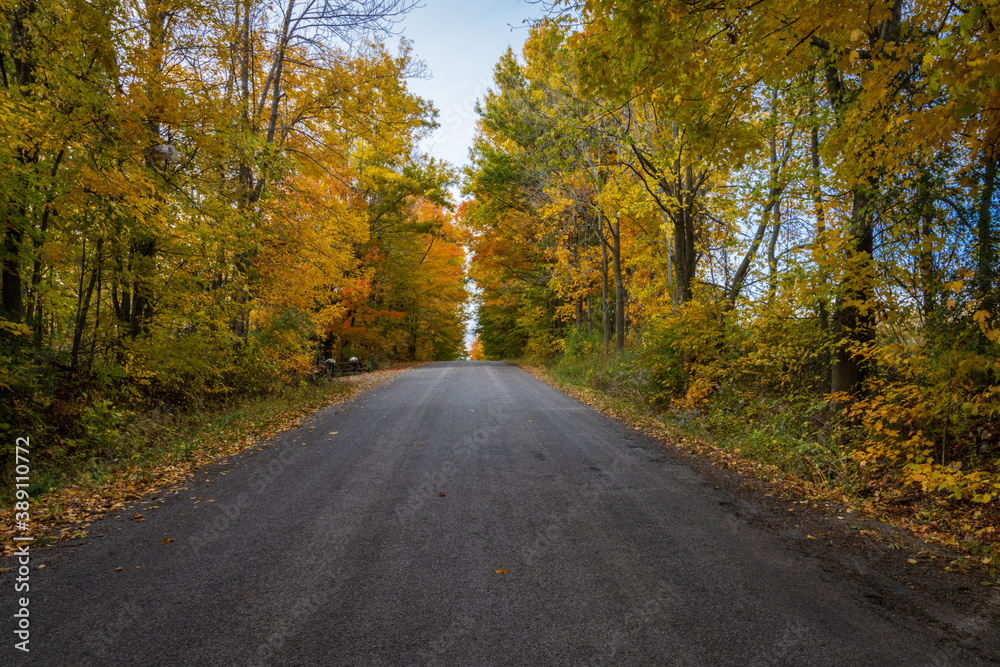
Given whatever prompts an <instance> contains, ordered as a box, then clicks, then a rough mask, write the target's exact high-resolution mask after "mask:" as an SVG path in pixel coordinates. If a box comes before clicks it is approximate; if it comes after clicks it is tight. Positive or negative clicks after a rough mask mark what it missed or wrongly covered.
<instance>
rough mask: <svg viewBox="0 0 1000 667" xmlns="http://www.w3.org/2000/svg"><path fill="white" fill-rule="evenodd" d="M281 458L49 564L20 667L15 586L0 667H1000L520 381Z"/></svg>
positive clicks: (373, 413)
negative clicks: (655, 666)
mask: <svg viewBox="0 0 1000 667" xmlns="http://www.w3.org/2000/svg"><path fill="white" fill-rule="evenodd" d="M331 432H335V433H333V434H331ZM272 444H273V446H267V447H265V448H263V449H262V450H260V451H253V452H247V453H245V454H243V455H240V456H237V457H235V458H234V459H232V460H231V461H230V462H229V463H228V464H227V465H221V466H215V467H213V468H211V469H209V470H207V471H205V472H203V473H202V474H199V475H198V476H197V483H196V484H195V485H191V486H190V488H189V490H186V491H182V492H180V493H178V494H172V495H165V496H164V497H163V498H162V499H158V500H153V501H152V502H146V503H144V504H143V505H141V506H140V507H139V508H138V510H130V511H129V512H127V513H123V514H122V515H121V518H118V519H115V518H108V519H105V520H102V521H100V522H97V523H95V524H94V525H93V526H92V529H91V535H92V536H96V535H98V534H105V535H106V537H104V538H96V537H94V538H92V539H90V540H89V541H88V543H87V545H86V547H85V548H84V549H83V550H82V551H77V552H75V553H72V554H70V553H68V550H66V549H62V550H57V551H55V552H52V553H51V554H50V555H48V556H46V559H47V560H46V561H45V562H46V563H47V567H46V568H45V569H43V570H33V572H32V579H31V598H30V599H31V602H30V610H31V644H30V647H31V653H30V654H29V656H27V659H25V656H23V655H17V652H16V651H14V650H13V649H12V644H13V641H14V640H12V639H11V631H10V627H11V625H12V623H11V617H10V613H13V601H12V600H13V597H14V595H13V593H11V592H10V591H11V589H12V583H11V581H10V577H9V576H7V577H5V578H4V579H3V582H2V589H3V590H5V591H7V593H5V594H4V595H3V601H4V605H5V607H4V611H5V612H7V611H9V612H10V613H4V617H5V618H7V619H8V620H7V621H5V623H6V624H7V626H8V629H6V630H4V632H3V635H4V636H6V637H7V638H8V639H7V644H8V645H6V646H4V647H3V648H2V651H3V655H4V659H3V660H2V661H0V662H2V663H3V664H5V665H8V664H9V665H14V664H36V665H61V664H73V665H76V664H80V665H85V664H91V665H114V664H123V665H248V664H264V665H410V664H414V665H416V664H440V665H598V664H608V665H612V664H616V665H617V664H620V665H640V664H658V665H860V664H864V665H929V666H930V665H936V666H941V667H943V666H945V665H949V666H950V665H976V664H998V663H994V662H991V660H993V659H996V657H997V656H1000V651H998V649H997V647H998V646H1000V643H998V642H997V634H996V630H995V629H993V628H991V627H988V626H987V625H986V624H985V623H984V622H982V621H980V620H977V619H976V618H973V617H966V616H964V615H962V614H961V613H959V612H957V611H955V610H952V609H949V608H946V607H943V606H940V605H938V604H936V603H934V602H932V601H930V600H927V599H924V598H922V597H921V596H920V595H919V594H918V593H916V592H915V591H912V590H910V589H909V588H908V587H906V586H904V585H901V584H898V583H896V582H894V581H892V580H890V579H888V578H886V577H883V576H881V575H880V574H879V573H878V572H877V571H872V570H870V569H869V568H868V567H866V566H865V565H864V563H862V562H858V561H857V560H856V559H851V558H849V557H840V556H836V555H830V556H828V557H817V556H816V555H815V551H816V550H815V543H814V544H812V545H806V544H803V542H804V537H803V536H795V535H793V534H791V533H789V532H787V531H785V530H784V529H779V526H780V524H781V522H780V520H778V519H777V518H775V517H774V516H772V515H770V514H769V513H768V512H767V511H766V510H762V509H757V508H755V507H754V506H753V505H751V504H749V503H747V502H745V501H742V500H740V499H738V498H735V497H733V496H731V495H729V494H728V493H726V492H724V491H719V490H716V489H715V488H713V487H712V486H711V485H710V484H708V483H706V482H705V481H703V480H702V479H701V478H699V477H698V476H696V475H695V474H694V473H693V472H691V471H690V470H689V469H688V468H687V467H685V466H684V465H682V464H681V463H680V462H679V461H677V460H675V459H673V458H672V457H671V456H670V455H669V453H667V452H666V451H665V450H664V449H663V448H662V447H659V446H658V445H656V444H655V443H653V442H651V441H649V440H647V439H645V438H644V437H643V436H641V435H639V434H637V433H635V432H632V431H629V430H628V429H625V428H622V427H621V426H619V425H617V424H616V423H614V422H613V421H611V420H609V419H607V418H605V417H603V416H601V415H599V414H597V413H595V412H593V411H592V410H591V409H589V408H587V407H586V406H584V405H582V404H580V403H578V402H576V401H574V400H573V399H570V398H568V397H566V396H564V395H563V394H561V393H559V392H558V391H556V390H555V389H552V388H550V387H548V386H547V385H545V384H542V383H541V382H538V381H537V380H535V379H534V378H532V377H531V376H529V375H527V374H526V373H524V372H522V371H520V370H518V369H517V368H514V367H512V366H508V365H505V364H499V363H473V362H456V363H447V364H434V365H429V366H425V367H421V368H417V369H413V370H410V371H407V372H405V373H403V374H401V375H399V376H398V378H397V379H396V380H395V381H394V382H392V383H391V384H389V385H386V386H383V387H380V388H377V389H375V390H373V391H372V392H370V393H369V394H368V395H365V396H362V397H359V398H356V399H354V400H353V401H351V402H349V403H348V404H347V405H345V406H341V407H332V408H329V409H327V410H324V411H321V412H319V413H317V414H316V415H315V418H314V420H312V421H307V422H305V423H304V424H303V426H302V428H300V429H297V430H294V431H290V432H287V433H285V434H283V435H281V436H279V437H277V438H275V439H274V440H273V441H272ZM192 497H194V498H192ZM199 498H201V500H199ZM210 501H214V502H210ZM151 505H156V506H158V508H156V509H142V508H149V507H150V506H151ZM135 511H139V512H140V513H142V514H143V515H144V518H145V519H146V520H145V521H144V522H138V521H136V520H133V519H131V518H130V517H131V516H132V513H133V512H135ZM171 538H172V539H173V540H174V541H173V542H168V543H166V544H163V540H164V539H171ZM810 548H811V549H810ZM36 562H41V561H36ZM9 565H10V562H9V561H8V562H7V563H6V564H5V566H9ZM119 567H120V568H122V569H121V571H115V569H116V568H119Z"/></svg>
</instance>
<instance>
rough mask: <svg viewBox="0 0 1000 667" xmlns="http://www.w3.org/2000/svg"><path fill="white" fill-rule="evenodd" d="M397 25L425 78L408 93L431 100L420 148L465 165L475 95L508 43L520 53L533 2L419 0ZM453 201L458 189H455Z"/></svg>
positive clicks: (468, 344)
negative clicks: (432, 116)
mask: <svg viewBox="0 0 1000 667" xmlns="http://www.w3.org/2000/svg"><path fill="white" fill-rule="evenodd" d="M422 4H423V7H421V8H419V9H414V10H413V11H411V12H410V13H409V14H408V15H407V16H406V18H405V19H404V20H403V22H402V24H401V25H400V26H399V29H400V31H401V32H402V36H403V37H405V38H406V39H408V40H410V41H411V42H413V55H414V57H416V58H417V59H418V60H421V61H423V62H424V63H425V64H426V66H427V70H428V77H427V78H424V79H411V80H409V81H408V82H407V86H408V87H409V89H410V90H411V91H413V93H415V94H417V95H419V96H420V97H423V98H424V99H428V100H431V101H432V102H433V103H434V106H435V107H436V108H437V110H438V112H439V114H438V123H439V124H440V126H441V127H439V128H438V129H437V130H436V131H435V132H434V134H433V135H432V136H430V137H429V138H428V139H426V140H424V141H423V142H422V143H421V145H420V148H421V150H423V151H425V152H426V153H429V154H430V155H431V156H432V157H435V158H438V159H440V160H445V161H447V162H450V163H451V164H453V165H454V166H455V167H457V168H458V169H459V173H461V168H462V167H463V166H465V165H467V164H469V147H470V146H472V138H473V136H474V135H475V132H476V120H477V118H478V117H477V115H476V100H478V99H482V98H483V97H484V96H485V94H486V91H487V89H488V88H489V87H490V85H491V84H492V82H493V66H494V65H496V63H497V61H498V60H499V59H500V56H502V55H503V53H504V52H505V51H506V50H507V47H508V46H509V47H511V48H513V49H514V52H515V53H517V54H519V55H520V53H521V46H522V45H523V44H524V40H525V39H527V37H528V26H527V24H526V23H525V22H524V21H525V19H527V18H534V17H538V16H539V15H540V11H539V7H538V5H533V4H529V3H528V2H525V1H524V0H487V1H483V0H466V1H464V2H463V1H462V0H423V2H422ZM452 193H453V196H454V199H455V201H456V202H457V201H458V200H459V196H458V194H459V188H454V189H453V191H452ZM469 316H470V321H469V327H468V329H467V331H466V335H465V346H466V349H470V348H471V347H472V340H473V338H474V335H473V333H472V330H473V328H474V327H475V324H476V315H475V306H474V304H472V303H470V304H469Z"/></svg>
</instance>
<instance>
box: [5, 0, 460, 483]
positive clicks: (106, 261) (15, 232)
mask: <svg viewBox="0 0 1000 667" xmlns="http://www.w3.org/2000/svg"><path fill="white" fill-rule="evenodd" d="M415 4H416V3H414V2H411V1H410V0H357V1H352V2H345V3H317V2H297V1H296V0H288V1H287V2H285V3H283V4H280V5H275V4H271V3H264V2H258V1H255V0H245V1H244V0H240V1H239V2H236V3H230V2H216V1H214V0H162V1H160V0H147V1H135V2H133V1H132V0H93V1H90V0H88V1H83V0H79V1H78V0H70V2H56V1H55V0H4V1H3V2H2V5H0V7H2V9H0V11H2V13H3V17H4V30H3V31H2V32H0V79H2V86H3V87H2V89H0V125H2V127H3V132H2V133H3V135H4V141H3V142H2V143H0V200H2V204H0V210H2V215H3V220H2V225H0V234H2V235H3V239H2V246H0V263H2V285H0V297H2V299H0V432H3V433H5V434H6V436H5V438H4V445H3V447H4V451H5V452H13V447H14V444H13V443H14V440H15V437H24V436H29V435H30V437H31V438H32V440H34V441H35V442H37V443H38V450H37V451H36V454H35V456H36V461H35V465H36V466H37V468H38V469H39V470H40V471H44V470H49V471H51V472H50V473H42V472H40V473H39V475H37V477H38V481H37V485H39V486H40V487H41V488H35V487H34V486H33V488H32V490H31V492H32V494H33V495H34V494H35V493H36V492H40V491H44V490H45V488H44V485H45V484H46V483H47V482H48V481H50V479H51V478H53V477H54V476H58V474H59V472H60V471H62V472H65V471H66V470H69V469H70V468H72V467H73V466H77V467H80V466H83V467H88V466H93V465H96V464H97V463H100V462H104V461H109V460H115V459H122V460H128V459H130V458H135V456H137V455H138V454H137V452H139V451H140V450H141V449H142V447H143V442H145V440H143V437H141V436H142V435H143V434H142V433H140V432H138V431H137V430H136V428H134V427H135V425H136V424H137V423H138V422H140V421H143V420H142V419H140V417H142V416H143V415H145V417H144V418H143V419H144V420H145V422H146V423H147V424H148V423H149V422H150V419H152V421H153V422H156V423H154V424H153V425H152V426H150V429H152V431H156V432H157V433H161V434H162V433H163V432H164V430H165V429H166V430H169V429H170V428H172V426H171V423H170V420H169V417H170V416H171V415H175V414H180V413H183V412H185V411H192V410H201V409H210V408H219V407H224V406H227V405H232V404H235V403H238V402H239V401H241V400H244V399H246V398H247V397H253V396H262V395H268V394H270V393H274V392H279V391H281V390H282V388H283V387H286V386H289V385H294V384H299V383H303V382H307V381H309V380H310V379H311V378H313V377H315V376H316V375H317V372H318V371H321V370H322V368H323V364H324V362H325V361H326V360H327V359H336V360H345V359H348V358H350V357H352V356H353V357H358V358H361V359H364V360H365V361H366V362H367V363H370V364H373V365H376V366H377V365H378V364H379V363H383V362H386V361H395V360H398V361H408V360H432V359H452V358H455V357H456V356H459V355H460V354H462V353H463V352H464V342H463V336H464V329H465V324H464V321H465V318H466V314H465V302H466V298H467V293H466V285H465V272H464V266H463V265H464V261H465V254H464V250H463V248H462V246H461V245H460V244H459V243H458V238H457V231H456V228H455V227H454V225H453V220H452V218H453V211H454V203H453V201H452V200H451V196H450V195H449V188H450V187H451V186H452V185H453V184H455V183H456V182H457V174H456V173H455V170H454V168H453V167H451V166H449V165H447V164H444V163H441V162H439V161H436V160H434V159H432V158H429V157H427V156H426V155H424V154H422V153H421V152H420V151H419V150H417V143H418V141H419V140H420V139H421V138H422V137H423V136H425V135H427V134H428V133H429V132H431V131H432V130H433V129H434V127H435V126H436V120H435V118H436V115H437V111H436V110H435V109H434V108H433V106H432V105H431V103H430V102H428V101H426V100H423V99H421V98H419V97H417V96H416V95H414V94H412V93H411V92H410V91H409V90H408V87H407V80H409V79H412V78H413V77H419V76H423V75H424V73H423V71H422V65H421V63H420V62H419V60H417V59H416V58H415V57H414V56H413V54H412V53H411V51H410V46H409V43H408V42H406V41H405V40H403V41H401V42H400V47H399V48H398V50H397V49H396V47H395V46H393V47H392V48H391V49H390V47H388V46H387V45H386V44H385V43H383V42H381V41H379V40H378V39H375V38H373V37H372V36H373V35H383V36H392V35H393V34H394V33H393V30H394V27H395V26H396V25H397V24H398V23H399V21H400V20H402V18H403V17H404V16H405V15H406V14H407V12H409V11H410V10H411V9H412V8H413V7H414V6H415ZM150 415H152V417H150ZM160 417H163V419H160ZM164 420H166V421H164ZM147 430H149V429H147ZM147 435H148V434H147ZM7 436H9V437H7ZM158 437H159V436H156V435H155V434H154V436H153V437H151V438H146V440H150V441H155V440H157V439H158ZM11 460H12V459H11ZM5 469H6V466H5ZM7 472H9V471H6V470H5V474H7ZM11 474H12V473H11ZM33 484H35V482H33Z"/></svg>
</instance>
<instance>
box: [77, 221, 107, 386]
mask: <svg viewBox="0 0 1000 667" xmlns="http://www.w3.org/2000/svg"><path fill="white" fill-rule="evenodd" d="M103 246H104V239H98V241H97V251H96V259H95V260H94V266H93V268H92V269H91V272H90V282H89V283H88V284H87V287H86V289H84V287H83V278H84V276H85V275H86V273H87V242H86V241H84V243H83V257H82V258H81V259H80V293H79V295H78V296H77V302H76V303H77V305H76V326H75V327H74V330H73V349H72V351H71V352H70V373H72V374H73V375H76V374H77V373H78V372H79V370H80V348H81V347H82V346H83V333H84V330H85V329H86V328H87V313H88V312H89V311H90V299H91V297H92V296H93V294H94V286H95V285H96V284H97V273H98V270H99V267H100V265H101V249H102V248H103ZM95 335H96V333H95Z"/></svg>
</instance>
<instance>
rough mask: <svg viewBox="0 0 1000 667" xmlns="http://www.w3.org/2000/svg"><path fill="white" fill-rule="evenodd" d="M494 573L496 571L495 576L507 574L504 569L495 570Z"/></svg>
mask: <svg viewBox="0 0 1000 667" xmlns="http://www.w3.org/2000/svg"><path fill="white" fill-rule="evenodd" d="M495 571H496V573H497V574H507V570H506V569H504V568H500V569H499V570H495Z"/></svg>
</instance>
